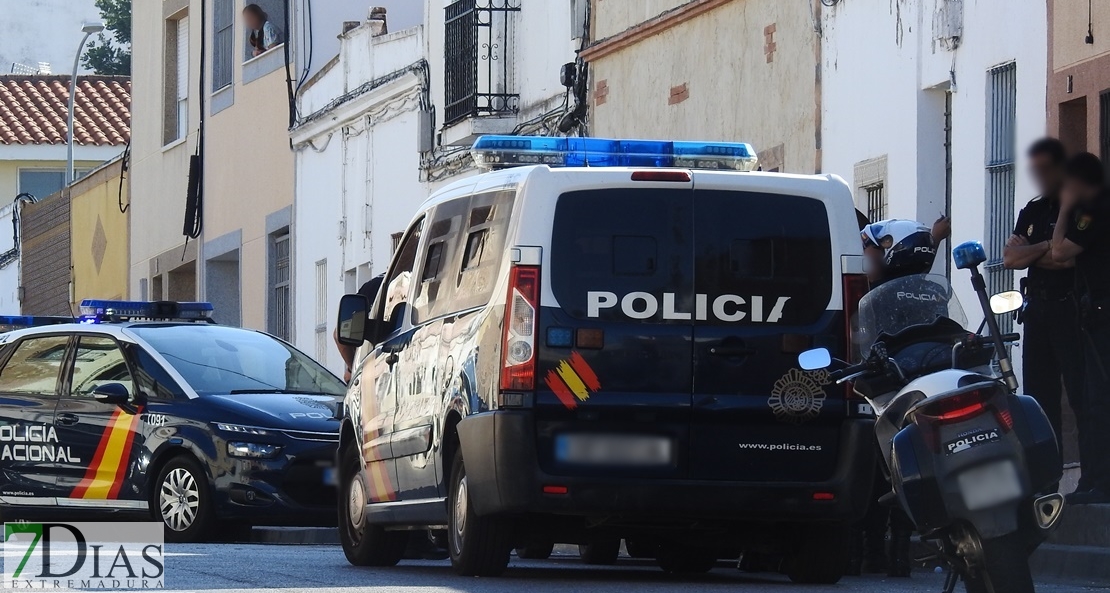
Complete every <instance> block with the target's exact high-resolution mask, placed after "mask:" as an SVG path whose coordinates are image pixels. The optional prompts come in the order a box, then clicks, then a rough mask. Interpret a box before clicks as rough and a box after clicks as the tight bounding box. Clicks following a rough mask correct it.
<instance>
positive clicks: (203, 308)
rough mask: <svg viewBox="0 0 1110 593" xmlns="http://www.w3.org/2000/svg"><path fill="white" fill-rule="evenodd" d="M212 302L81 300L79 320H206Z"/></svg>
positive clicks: (88, 321) (87, 321)
mask: <svg viewBox="0 0 1110 593" xmlns="http://www.w3.org/2000/svg"><path fill="white" fill-rule="evenodd" d="M211 313H212V303H178V302H174V301H154V302H148V301H106V300H95V299H86V300H84V301H81V320H82V321H83V322H86V323H97V322H99V321H111V320H119V319H153V320H183V321H198V320H206V319H208V317H209V315H211Z"/></svg>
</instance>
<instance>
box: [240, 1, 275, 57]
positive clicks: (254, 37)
mask: <svg viewBox="0 0 1110 593" xmlns="http://www.w3.org/2000/svg"><path fill="white" fill-rule="evenodd" d="M243 21H244V22H245V23H246V25H247V28H249V29H250V30H251V36H250V39H249V40H248V41H249V42H250V44H251V48H252V49H253V51H254V55H256V56H258V55H261V54H263V53H265V52H268V51H270V50H271V49H274V48H275V47H277V46H279V45H281V42H282V37H281V29H278V28H277V25H275V24H274V23H273V21H271V20H270V15H268V14H266V11H265V10H262V7H261V6H259V5H257V4H248V5H247V6H246V8H244V9H243Z"/></svg>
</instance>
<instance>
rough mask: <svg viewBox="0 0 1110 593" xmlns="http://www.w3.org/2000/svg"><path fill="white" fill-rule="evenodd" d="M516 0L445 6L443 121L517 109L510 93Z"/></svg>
mask: <svg viewBox="0 0 1110 593" xmlns="http://www.w3.org/2000/svg"><path fill="white" fill-rule="evenodd" d="M520 1H521V0H457V1H456V2H451V3H450V4H448V5H447V7H446V8H445V9H444V11H445V14H444V23H445V31H444V58H445V74H444V89H445V94H446V96H445V101H444V103H445V106H444V120H445V123H446V124H447V125H450V124H453V123H455V122H458V121H461V120H464V119H466V118H468V117H472V116H503V115H510V114H515V113H516V112H517V108H518V104H519V99H520V95H519V94H517V93H513V92H512V88H513V81H512V66H513V60H512V55H511V53H510V52H511V50H512V44H513V41H514V40H513V36H514V30H513V25H514V20H515V16H516V15H517V13H519V12H520Z"/></svg>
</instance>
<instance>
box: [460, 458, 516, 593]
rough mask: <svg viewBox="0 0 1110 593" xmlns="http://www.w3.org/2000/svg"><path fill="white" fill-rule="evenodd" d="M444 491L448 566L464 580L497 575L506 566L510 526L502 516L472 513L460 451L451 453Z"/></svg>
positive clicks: (510, 539)
mask: <svg viewBox="0 0 1110 593" xmlns="http://www.w3.org/2000/svg"><path fill="white" fill-rule="evenodd" d="M448 492H449V493H450V496H448V497H447V504H448V506H447V543H448V545H447V550H448V551H449V552H450V553H451V566H453V567H454V568H455V572H457V573H459V575H461V576H464V577H495V576H499V575H500V574H501V573H503V572H505V568H506V567H507V566H508V565H509V552H510V551H511V550H512V548H513V530H512V525H511V524H509V522H508V521H507V520H506V519H505V518H504V517H497V516H485V517H481V516H479V515H477V514H475V512H474V505H473V504H471V499H470V490H469V488H468V487H467V479H466V465H465V464H464V462H463V456H462V450H461V449H460V450H456V451H455V460H454V462H453V463H452V464H451V487H450V489H449V490H448Z"/></svg>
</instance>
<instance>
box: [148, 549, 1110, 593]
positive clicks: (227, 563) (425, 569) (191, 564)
mask: <svg viewBox="0 0 1110 593" xmlns="http://www.w3.org/2000/svg"><path fill="white" fill-rule="evenodd" d="M167 551H168V552H169V557H168V558H167V561H166V564H167V566H166V586H167V588H169V589H171V590H184V591H197V592H199V591H206V592H207V591H217V590H219V591H251V592H258V591H282V592H291V593H292V592H305V593H310V592H311V593H324V592H327V593H331V592H333V591H334V592H338V593H356V592H357V593H363V592H366V593H370V592H376V591H382V592H385V591H399V590H404V592H405V593H457V592H459V591H466V592H475V593H477V592H481V593H487V592H488V593H522V592H527V593H539V592H541V591H542V592H547V591H550V592H568V593H570V592H578V591H583V590H593V591H606V592H608V591H617V592H622V591H623V592H628V593H650V592H654V591H659V592H661V593H662V592H667V593H680V592H684V591H690V592H697V593H712V592H715V591H721V592H725V591H727V592H729V593H736V592H742V593H769V592H774V593H787V592H792V591H804V592H805V593H828V592H846V591H853V592H854V591H863V592H870V591H873V592H875V593H880V592H881V593H901V592H905V593H937V592H938V591H940V589H941V577H940V576H939V575H933V574H928V573H921V574H915V575H914V578H912V579H909V580H904V579H888V578H880V577H865V578H846V579H844V580H843V581H841V583H840V584H839V585H837V586H833V587H799V586H793V585H791V584H790V582H789V581H787V580H786V579H785V578H783V577H779V576H777V575H764V574H746V573H741V572H739V571H737V570H736V569H733V568H729V567H725V566H722V567H720V568H717V569H715V570H713V571H712V572H711V573H709V574H707V575H701V576H698V577H681V578H679V577H671V576H668V575H666V574H664V573H662V572H661V571H660V570H659V569H657V568H655V566H653V565H652V564H650V563H647V562H642V561H637V560H629V559H625V558H622V560H621V562H619V563H618V565H617V566H614V567H608V568H600V569H599V568H595V567H587V566H584V565H582V564H580V563H579V562H578V561H577V558H574V557H570V556H559V557H552V559H550V560H546V561H521V560H518V559H517V558H515V557H514V558H513V561H512V563H511V565H510V568H509V570H508V572H506V573H505V575H504V576H503V577H501V578H481V579H479V578H463V577H459V576H456V575H455V574H454V573H453V572H452V571H451V566H450V563H449V562H448V561H438V562H433V561H409V560H406V561H403V562H402V563H401V564H400V565H399V566H397V567H394V568H389V569H369V568H356V567H353V566H351V565H349V564H348V563H347V561H346V559H345V558H344V557H343V552H342V551H341V550H340V549H339V547H338V546H307V545H301V546H280V545H250V544H201V545H171V546H170V547H169V549H168V550H167ZM1096 590H1099V591H1107V590H1108V589H1089V588H1083V587H1077V586H1075V585H1067V586H1065V585H1052V584H1044V585H1041V586H1038V589H1037V591H1038V593H1064V592H1065V591H1067V592H1069V593H1070V592H1075V591H1096Z"/></svg>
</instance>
